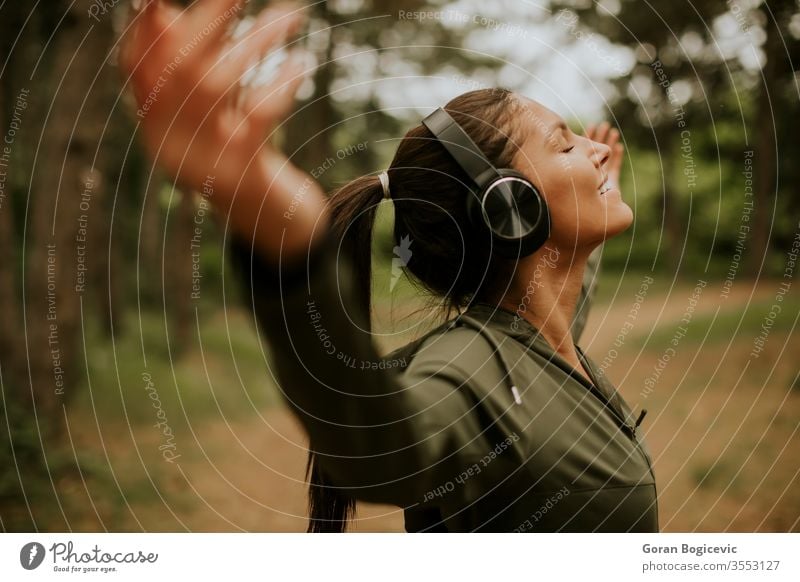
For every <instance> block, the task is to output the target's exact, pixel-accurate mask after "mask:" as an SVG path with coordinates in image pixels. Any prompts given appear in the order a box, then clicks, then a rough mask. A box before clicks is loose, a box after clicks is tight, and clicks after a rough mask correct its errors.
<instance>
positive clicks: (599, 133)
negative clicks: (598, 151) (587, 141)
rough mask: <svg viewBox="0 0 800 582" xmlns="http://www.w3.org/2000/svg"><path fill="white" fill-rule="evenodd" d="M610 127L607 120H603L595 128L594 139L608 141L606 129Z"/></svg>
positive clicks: (601, 141)
mask: <svg viewBox="0 0 800 582" xmlns="http://www.w3.org/2000/svg"><path fill="white" fill-rule="evenodd" d="M610 128H611V124H610V123H608V122H607V121H604V122H603V123H601V124H600V125H599V127H597V129H596V130H595V136H594V141H599V142H600V143H608V142H607V141H606V140H607V138H608V130H609V129H610Z"/></svg>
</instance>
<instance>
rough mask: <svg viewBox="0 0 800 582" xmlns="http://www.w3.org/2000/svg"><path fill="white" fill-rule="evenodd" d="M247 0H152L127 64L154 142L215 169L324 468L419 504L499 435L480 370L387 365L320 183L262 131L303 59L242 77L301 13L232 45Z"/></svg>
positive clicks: (182, 170) (127, 45)
mask: <svg viewBox="0 0 800 582" xmlns="http://www.w3.org/2000/svg"><path fill="white" fill-rule="evenodd" d="M242 5H243V0H203V1H200V2H196V3H195V4H194V5H193V7H192V8H189V9H187V10H183V11H181V10H178V9H176V8H173V7H171V6H170V5H169V4H167V3H166V2H160V1H151V2H150V3H148V4H147V5H146V7H145V8H144V10H142V11H141V12H139V13H137V14H136V15H135V16H134V18H133V21H132V23H131V26H130V27H129V29H128V30H127V31H126V33H125V38H124V44H123V52H122V64H123V68H124V70H125V71H126V72H127V73H128V74H129V75H130V77H129V78H130V80H131V83H132V86H133V90H134V93H135V96H136V99H137V104H138V107H139V112H140V115H139V117H140V119H141V129H142V132H143V135H144V140H145V144H146V146H147V149H148V151H149V153H150V155H151V156H153V157H154V158H155V159H156V160H157V161H158V162H159V163H160V164H161V165H162V166H163V167H164V168H165V169H166V171H167V172H168V173H169V175H170V176H171V177H172V178H173V179H175V180H177V181H178V182H180V183H181V184H183V185H184V186H185V187H187V188H188V189H196V190H200V189H202V188H203V187H204V185H205V183H206V181H207V180H208V178H209V177H212V178H213V182H212V183H213V188H214V194H213V196H212V197H211V199H212V200H213V201H214V204H215V205H216V207H217V209H218V210H219V211H220V213H221V214H222V215H223V216H227V218H228V221H229V223H230V225H231V227H232V230H233V239H234V245H233V246H234V258H235V260H236V262H237V263H238V264H239V266H240V267H241V269H242V271H243V273H244V276H245V281H246V285H247V289H248V291H250V296H249V300H250V305H251V306H252V307H253V310H254V312H255V314H256V317H257V318H258V323H259V324H260V326H259V327H260V329H261V330H262V331H263V332H264V336H265V339H266V340H267V343H268V344H269V347H270V351H271V353H272V356H273V357H272V370H273V371H274V372H275V374H276V376H277V380H278V383H279V386H280V389H281V390H282V391H283V393H284V396H285V399H286V402H287V403H288V404H289V406H290V407H291V408H292V410H293V411H294V413H295V414H296V415H297V417H298V418H299V419H300V421H301V422H302V423H303V425H304V427H305V429H306V431H307V432H308V434H309V436H310V440H311V444H312V447H313V449H314V450H315V452H316V453H317V455H318V459H319V462H320V465H321V467H322V469H323V470H324V471H325V472H326V474H327V475H328V476H329V477H330V478H331V480H332V481H333V483H335V484H336V485H337V486H339V487H342V488H346V489H348V490H350V492H351V494H352V495H354V496H356V497H359V498H361V499H365V500H368V501H380V502H388V503H394V504H397V505H402V506H412V505H416V504H418V503H421V502H423V501H425V497H426V493H428V492H430V491H431V490H432V489H434V488H435V487H437V486H439V485H441V483H443V482H446V481H447V480H448V479H450V478H451V477H452V476H453V475H458V474H459V473H460V472H461V471H462V470H463V467H464V466H465V463H466V461H464V459H474V458H482V457H483V456H484V455H486V454H488V452H489V451H490V450H491V449H492V447H493V446H494V444H489V442H488V440H487V436H486V435H485V434H484V428H483V427H481V426H480V423H479V420H478V419H479V415H477V414H474V413H473V407H474V406H475V405H474V404H472V402H473V401H477V400H479V399H478V398H469V397H467V395H466V394H465V392H466V391H468V390H469V389H470V387H471V384H470V383H471V382H474V380H471V379H470V378H467V377H466V376H464V375H462V376H459V374H458V373H457V372H455V371H454V370H453V369H452V368H451V367H448V362H434V361H431V360H430V359H428V360H425V359H422V358H419V359H415V361H414V362H413V364H412V366H410V368H409V369H408V370H407V371H406V372H405V373H404V374H402V375H400V374H397V373H396V370H386V369H384V367H383V366H382V363H381V362H382V359H381V357H380V355H379V354H378V353H377V351H376V349H375V347H374V345H373V343H372V338H371V337H370V336H369V334H368V333H366V332H364V331H363V330H364V329H365V328H366V323H367V321H368V318H369V314H368V313H367V312H366V309H364V306H363V305H360V304H359V303H358V301H357V300H356V294H355V292H354V289H353V273H352V271H351V270H350V268H349V261H348V258H347V257H346V256H342V255H340V254H339V253H338V251H339V247H338V244H337V242H338V241H337V240H335V238H334V236H333V235H332V232H331V230H330V229H329V228H328V223H327V214H326V211H325V198H324V195H323V193H322V191H321V190H320V188H319V186H318V185H317V184H316V182H314V181H313V180H312V179H311V178H310V177H309V176H308V175H306V174H305V173H304V172H302V171H300V170H298V169H297V168H295V167H293V166H292V165H291V164H290V163H289V162H288V161H287V160H286V158H285V156H283V154H281V153H280V152H279V151H278V150H277V149H275V148H273V147H272V146H271V145H270V144H269V142H268V141H267V140H266V139H265V138H266V137H268V136H269V135H270V134H271V133H272V132H273V131H274V130H275V129H276V128H277V127H278V126H279V125H280V123H281V122H282V121H283V119H284V118H286V117H288V115H289V112H290V108H291V105H292V102H293V97H294V91H295V89H296V88H297V86H298V84H299V82H300V80H301V78H302V75H301V73H302V71H301V69H300V68H299V67H298V66H297V65H296V64H293V63H292V62H291V61H289V63H288V64H286V65H284V67H283V68H282V69H281V71H280V73H279V75H278V77H277V78H276V79H275V80H274V81H273V82H271V83H269V84H268V85H265V86H263V87H260V88H240V79H241V78H242V74H243V73H244V72H245V71H246V70H247V68H248V67H249V64H250V63H251V62H252V61H253V59H257V58H258V57H260V56H261V55H262V54H263V53H266V52H268V51H270V50H274V49H275V47H278V46H280V45H281V44H282V43H284V42H285V40H286V38H288V36H289V35H291V34H292V33H293V32H294V31H296V30H297V28H298V26H299V25H300V22H301V18H300V17H299V16H298V15H297V14H296V13H295V12H293V11H291V10H290V9H287V8H275V9H272V10H268V11H267V12H265V13H263V14H262V15H261V16H259V17H258V20H257V21H256V24H255V25H254V26H253V28H252V29H251V31H250V32H249V33H248V34H247V35H246V36H245V37H244V38H243V39H242V40H240V41H237V42H234V41H231V40H230V39H229V30H230V29H231V26H232V25H233V23H234V17H235V12H236V11H239V10H241V9H242ZM232 11H233V13H232ZM154 88H155V89H154ZM298 196H299V197H300V199H298V198H297V197H298ZM292 208H294V211H293V212H290V209H292ZM289 217H291V218H289ZM282 240H283V246H281V241H282ZM278 264H280V265H281V268H280V269H279V268H278ZM488 357H491V355H489V356H488ZM491 442H492V443H496V442H497V441H496V439H493V440H492V441H491ZM470 462H472V461H470Z"/></svg>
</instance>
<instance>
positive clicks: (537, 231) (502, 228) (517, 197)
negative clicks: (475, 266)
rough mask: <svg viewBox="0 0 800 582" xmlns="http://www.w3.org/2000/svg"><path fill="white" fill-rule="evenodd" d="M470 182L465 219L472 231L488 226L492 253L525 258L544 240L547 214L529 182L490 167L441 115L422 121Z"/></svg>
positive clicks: (444, 113)
mask: <svg viewBox="0 0 800 582" xmlns="http://www.w3.org/2000/svg"><path fill="white" fill-rule="evenodd" d="M422 124H423V125H424V126H425V127H427V128H428V129H429V130H430V132H431V133H432V134H433V135H434V137H436V139H437V140H438V141H439V143H441V144H442V145H443V146H444V147H445V149H446V150H447V151H448V152H449V153H450V155H451V156H453V159H455V161H456V162H457V163H458V165H459V166H461V168H462V169H463V170H464V171H465V172H466V173H467V175H468V176H469V177H470V179H471V180H472V181H473V182H474V184H475V188H470V190H471V191H472V195H471V196H468V197H467V216H468V217H469V220H470V223H471V224H472V225H473V226H474V227H476V228H484V229H485V228H488V229H489V232H490V234H491V236H492V250H493V252H494V253H495V254H497V255H499V256H502V257H505V258H520V257H526V256H528V255H530V254H532V253H534V252H536V250H537V249H539V248H540V247H541V246H542V245H543V244H544V243H545V241H546V240H547V238H548V237H549V236H550V211H549V210H548V209H547V204H546V203H545V201H544V198H543V197H542V195H541V194H540V193H539V190H537V189H536V186H534V185H533V184H532V183H531V182H530V180H528V179H527V178H526V177H525V176H523V175H522V174H520V173H519V172H516V171H514V170H510V169H507V168H500V169H498V168H495V167H494V166H493V165H492V163H491V162H490V161H489V160H487V159H486V156H484V155H483V153H482V152H481V150H480V148H478V146H477V145H475V142H474V141H472V138H470V137H469V135H467V132H465V131H464V129H463V128H462V127H461V126H460V125H458V123H457V122H456V120H455V119H453V118H452V117H451V116H450V114H449V113H447V111H445V110H444V109H441V108H440V109H437V110H436V111H434V112H433V113H431V114H430V115H429V116H428V117H426V118H425V119H423V120H422Z"/></svg>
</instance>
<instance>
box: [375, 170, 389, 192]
mask: <svg viewBox="0 0 800 582" xmlns="http://www.w3.org/2000/svg"><path fill="white" fill-rule="evenodd" d="M378 178H379V179H380V181H381V186H382V187H383V197H384V198H391V197H392V193H391V192H390V191H389V172H387V171H386V170H384V171H383V172H381V173H380V174H378Z"/></svg>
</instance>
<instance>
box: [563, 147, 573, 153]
mask: <svg viewBox="0 0 800 582" xmlns="http://www.w3.org/2000/svg"><path fill="white" fill-rule="evenodd" d="M573 149H575V146H569V147H568V148H567V149H565V150H561V153H562V154H568V153H569V152H571V151H572V150H573Z"/></svg>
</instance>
